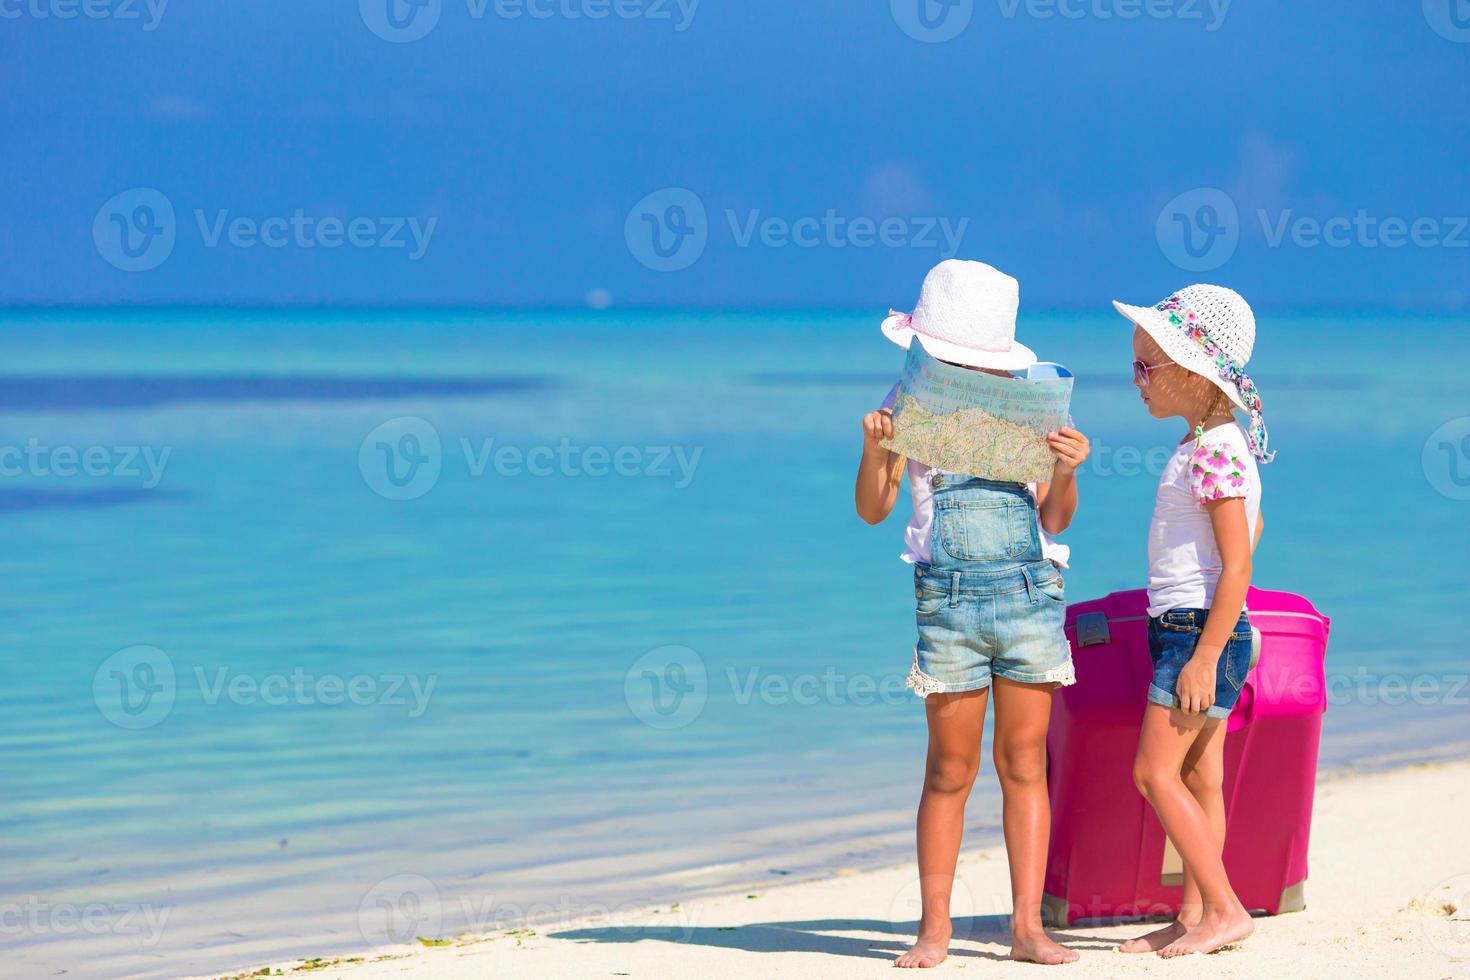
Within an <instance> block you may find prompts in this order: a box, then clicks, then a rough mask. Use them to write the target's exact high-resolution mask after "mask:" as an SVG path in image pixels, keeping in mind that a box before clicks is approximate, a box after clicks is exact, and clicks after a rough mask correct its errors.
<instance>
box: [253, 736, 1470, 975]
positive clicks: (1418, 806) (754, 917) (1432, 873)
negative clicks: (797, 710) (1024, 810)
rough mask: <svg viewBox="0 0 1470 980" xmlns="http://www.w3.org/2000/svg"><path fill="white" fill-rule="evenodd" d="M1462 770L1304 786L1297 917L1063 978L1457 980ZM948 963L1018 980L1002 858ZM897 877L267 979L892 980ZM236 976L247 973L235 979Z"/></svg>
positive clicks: (905, 928) (314, 967)
mask: <svg viewBox="0 0 1470 980" xmlns="http://www.w3.org/2000/svg"><path fill="white" fill-rule="evenodd" d="M1467 815H1470V762H1454V763H1442V764H1432V765H1422V766H1413V767H1410V768H1406V769H1400V770H1396V771H1391V772H1382V773H1373V774H1359V775H1338V776H1330V777H1326V778H1324V779H1323V780H1322V782H1321V783H1320V784H1319V787H1318V793H1317V803H1316V811H1315V817H1314V826H1313V831H1312V842H1311V877H1310V879H1309V880H1308V883H1307V909H1306V911H1304V912H1298V913H1294V914H1290V915H1282V916H1278V917H1275V918H1260V919H1258V920H1257V922H1256V932H1255V935H1254V936H1253V937H1251V939H1249V940H1248V941H1247V942H1246V943H1245V944H1244V945H1242V946H1240V947H1237V948H1234V949H1228V950H1225V951H1222V952H1220V953H1217V954H1215V955H1213V956H1210V957H1209V958H1208V961H1207V965H1206V964H1205V963H1199V962H1194V963H1192V964H1191V962H1190V960H1184V961H1164V960H1161V959H1159V958H1158V957H1156V956H1153V955H1148V954H1144V955H1124V954H1121V953H1118V952H1116V951H1115V948H1114V947H1115V946H1116V945H1117V943H1118V942H1119V941H1120V940H1121V939H1123V938H1126V937H1128V936H1130V935H1134V934H1135V933H1137V932H1138V931H1140V930H1139V927H1138V926H1137V925H1127V926H1115V927H1107V928H1084V927H1071V928H1067V929H1063V930H1061V931H1060V933H1059V934H1058V935H1059V938H1061V939H1062V941H1064V942H1066V943H1067V944H1069V945H1071V946H1073V947H1074V948H1076V949H1078V950H1079V951H1080V952H1081V953H1082V959H1081V961H1080V962H1078V963H1075V964H1072V965H1069V966H1063V967H1055V968H1054V969H1056V970H1058V971H1061V972H1062V973H1063V974H1065V975H1069V976H1076V977H1114V976H1133V975H1138V976H1145V975H1146V976H1153V977H1163V976H1169V975H1181V976H1182V975H1194V973H1193V971H1197V970H1200V969H1208V971H1209V975H1210V976H1214V977H1244V978H1268V977H1269V978H1279V977H1286V976H1290V977H1295V978H1310V977H1394V978H1409V977H1424V978H1444V977H1470V834H1467V832H1466V818H1467ZM961 862H962V863H961V866H960V880H961V882H962V886H961V887H959V888H957V892H956V904H955V914H956V922H955V926H956V936H957V937H964V938H957V941H956V942H955V944H954V946H953V947H952V949H951V955H950V958H949V959H948V961H946V962H945V963H944V964H942V965H941V966H939V967H938V968H937V969H936V971H935V972H936V973H943V972H948V971H955V970H969V971H978V972H983V973H984V974H985V975H986V976H1021V975H1025V976H1035V975H1036V972H1035V971H1037V970H1039V969H1040V967H1036V966H1033V965H1030V964H1020V963H1012V962H1009V961H1007V960H1006V958H1005V956H1006V951H1007V949H1008V939H1007V933H1006V927H1005V923H1006V917H1007V916H1006V912H1007V910H1008V908H1009V888H1008V884H1007V875H1006V864H1005V855H1004V852H1003V851H1002V850H1000V849H998V848H994V847H991V848H985V849H975V850H967V851H966V852H965V853H964V855H963V857H962V859H961ZM914 879H915V873H914V869H913V868H912V867H911V866H907V865H906V866H901V867H895V868H890V869H887V870H882V871H875V872H857V871H853V870H851V869H843V868H840V867H834V868H832V869H831V872H830V875H829V876H828V877H826V878H824V879H822V880H816V881H806V882H799V883H793V884H790V885H786V886H780V887H774V888H767V889H762V890H760V891H759V892H758V893H749V894H737V895H728V896H723V897H714V898H692V899H690V900H688V901H685V902H682V903H679V904H678V905H676V906H673V907H664V908H661V909H650V910H645V911H641V912H637V913H628V914H623V915H613V916H602V917H592V916H589V917H585V918H582V919H574V920H569V921H562V922H556V923H548V924H543V925H536V926H534V927H533V928H529V929H518V930H508V931H503V932H497V933H490V934H487V935H484V936H464V937H459V938H457V939H455V940H453V941H452V943H451V944H450V945H447V946H441V947H424V946H422V945H416V946H414V947H401V946H400V947H393V948H383V949H378V950H375V951H372V952H371V953H365V954H362V955H361V956H358V957H353V958H350V959H348V960H341V961H335V962H332V961H328V962H325V963H324V962H322V961H317V962H310V963H302V962H301V961H297V962H292V963H281V964H276V965H275V967H274V969H273V970H272V971H271V974H270V975H276V973H275V971H276V970H280V971H282V972H283V973H287V974H289V973H291V972H293V971H297V970H302V971H303V972H305V971H307V970H309V971H311V973H312V975H313V976H321V977H343V978H347V980H370V978H388V977H392V978H420V977H421V978H426V980H427V978H435V980H441V978H442V980H455V978H471V977H515V978H517V980H523V978H524V980H533V978H538V977H546V978H563V977H605V976H627V977H645V978H665V977H668V978H675V977H678V978H684V977H701V978H704V980H719V978H724V977H732V978H733V977H792V978H797V977H800V978H808V977H810V978H825V977H867V976H873V977H877V976H884V977H891V976H893V974H892V972H890V971H891V969H892V967H891V961H892V959H893V958H894V956H896V955H897V954H898V953H900V952H901V951H902V950H903V949H905V948H906V943H907V941H908V940H909V939H910V938H911V934H912V932H911V931H912V929H913V928H914V924H915V922H914V920H915V917H916V909H917V903H916V893H917V886H916V882H915V880H914ZM240 975H241V976H254V975H264V974H262V973H258V972H255V971H252V970H247V971H242V973H241V974H240Z"/></svg>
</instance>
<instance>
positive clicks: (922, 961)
mask: <svg viewBox="0 0 1470 980" xmlns="http://www.w3.org/2000/svg"><path fill="white" fill-rule="evenodd" d="M948 955H949V933H947V932H941V933H935V934H933V935H929V936H926V935H920V936H919V941H918V942H916V943H914V947H913V949H910V950H909V951H908V952H907V953H904V954H903V955H902V956H900V957H899V958H898V959H896V960H894V961H893V965H894V966H901V967H904V968H913V967H930V966H938V965H939V964H941V963H943V962H944V958H945V957H946V956H948Z"/></svg>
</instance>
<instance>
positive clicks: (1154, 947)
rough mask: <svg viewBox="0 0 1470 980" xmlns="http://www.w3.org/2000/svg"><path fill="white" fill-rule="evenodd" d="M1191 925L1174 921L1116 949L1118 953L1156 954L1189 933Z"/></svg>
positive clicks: (1136, 937)
mask: <svg viewBox="0 0 1470 980" xmlns="http://www.w3.org/2000/svg"><path fill="white" fill-rule="evenodd" d="M1191 924H1192V923H1184V922H1181V921H1179V920H1178V919H1175V920H1174V921H1173V922H1171V923H1169V924H1168V925H1166V926H1164V927H1163V928H1162V929H1155V930H1154V931H1153V932H1146V933H1144V934H1143V935H1141V936H1135V937H1133V938H1132V939H1130V940H1128V941H1127V942H1125V943H1124V944H1123V945H1121V946H1119V947H1118V952H1120V953H1157V952H1158V951H1159V950H1161V949H1163V948H1164V947H1165V946H1167V945H1169V944H1170V943H1172V942H1173V941H1174V940H1176V939H1178V938H1179V937H1180V936H1182V935H1184V934H1185V933H1186V932H1188V931H1189V926H1190V925H1191Z"/></svg>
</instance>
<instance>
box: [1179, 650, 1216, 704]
mask: <svg viewBox="0 0 1470 980" xmlns="http://www.w3.org/2000/svg"><path fill="white" fill-rule="evenodd" d="M1218 662H1219V661H1218V658H1215V657H1209V656H1201V655H1200V653H1199V651H1198V650H1196V651H1195V654H1194V656H1192V657H1190V658H1189V663H1187V664H1185V665H1184V669H1183V670H1181V671H1180V672H1179V683H1178V684H1177V685H1176V686H1175V688H1174V693H1175V694H1177V695H1178V696H1179V707H1180V709H1182V710H1183V711H1184V713H1185V714H1187V715H1198V714H1203V713H1204V712H1205V711H1207V710H1208V709H1209V708H1210V707H1211V706H1212V705H1214V703H1215V669H1216V666H1217V664H1218Z"/></svg>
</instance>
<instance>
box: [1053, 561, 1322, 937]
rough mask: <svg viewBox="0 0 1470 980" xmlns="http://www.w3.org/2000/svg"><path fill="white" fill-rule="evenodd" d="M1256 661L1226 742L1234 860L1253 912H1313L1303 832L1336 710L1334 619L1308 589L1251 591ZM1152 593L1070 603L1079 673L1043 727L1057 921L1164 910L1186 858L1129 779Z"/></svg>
mask: <svg viewBox="0 0 1470 980" xmlns="http://www.w3.org/2000/svg"><path fill="white" fill-rule="evenodd" d="M1246 604H1247V608H1249V609H1250V617H1251V622H1252V624H1253V625H1254V626H1255V628H1256V629H1257V630H1258V631H1259V632H1260V634H1261V643H1260V660H1259V663H1258V664H1257V665H1256V666H1255V668H1254V669H1252V670H1251V672H1250V674H1248V675H1247V677H1246V681H1245V686H1244V687H1243V688H1242V690H1241V696H1240V701H1239V702H1237V704H1236V706H1235V710H1234V711H1233V712H1231V715H1230V719H1229V721H1228V722H1227V723H1226V724H1227V729H1226V731H1227V735H1226V742H1225V807H1226V811H1227V820H1228V831H1227V834H1226V840H1225V867H1226V868H1227V869H1228V870H1229V872H1230V881H1231V883H1232V884H1233V885H1234V887H1235V890H1236V893H1237V894H1239V896H1240V900H1241V901H1242V902H1243V903H1244V904H1245V906H1246V908H1249V909H1252V910H1263V911H1266V912H1269V913H1271V914H1273V915H1274V914H1276V913H1280V912H1295V911H1298V910H1300V909H1302V908H1305V907H1306V906H1305V901H1304V897H1303V886H1304V883H1305V881H1306V878H1307V836H1308V833H1309V831H1310V829H1311V823H1312V791H1313V789H1314V787H1315V784H1316V777H1317V746H1318V742H1319V740H1320V737H1321V733H1322V715H1323V713H1324V712H1325V711H1326V708H1327V696H1326V678H1325V676H1324V669H1323V659H1324V656H1325V654H1326V650H1327V633H1328V629H1329V626H1330V621H1329V620H1328V618H1327V617H1326V616H1323V615H1322V614H1321V613H1319V612H1317V610H1316V609H1315V608H1313V606H1312V604H1311V603H1310V602H1308V601H1307V600H1306V599H1304V598H1302V597H1301V596H1297V595H1292V594H1291V593H1289V592H1267V591H1265V590H1263V589H1254V588H1253V589H1251V590H1250V596H1249V598H1248V599H1247V603H1246ZM1146 607H1147V598H1146V596H1145V593H1144V591H1143V590H1141V589H1140V590H1137V591H1131V592H1115V593H1113V594H1112V595H1110V596H1108V597H1106V598H1104V599H1097V600H1093V601H1090V602H1081V603H1077V604H1075V605H1072V606H1070V607H1069V608H1068V610H1067V637H1068V639H1069V640H1070V641H1071V642H1072V653H1073V659H1074V661H1075V663H1076V667H1077V683H1076V684H1075V685H1072V686H1070V687H1065V688H1062V689H1060V690H1059V691H1058V693H1057V698H1056V702H1055V706H1054V707H1053V709H1052V719H1051V730H1050V731H1049V733H1048V735H1047V749H1048V753H1049V756H1050V771H1049V774H1048V783H1049V786H1050V790H1051V804H1052V826H1051V847H1050V851H1049V854H1048V860H1047V868H1046V899H1045V901H1046V906H1047V910H1048V913H1049V915H1050V916H1051V921H1053V922H1056V923H1058V924H1071V923H1073V922H1076V921H1078V920H1080V919H1107V920H1118V919H1125V918H1138V917H1147V916H1169V915H1173V914H1174V913H1175V912H1177V911H1178V909H1179V898H1180V892H1181V888H1180V885H1181V873H1182V866H1181V864H1180V862H1179V858H1178V854H1177V853H1176V852H1175V851H1174V849H1173V847H1172V846H1171V845H1168V842H1167V839H1166V838H1165V836H1164V830H1163V827H1161V826H1160V825H1159V821H1158V818H1157V817H1156V816H1155V815H1154V812H1153V809H1152V807H1150V806H1149V805H1148V803H1147V802H1146V801H1145V800H1144V799H1143V797H1142V796H1140V795H1139V793H1138V790H1137V789H1136V788H1135V787H1134V785H1133V755H1134V750H1135V749H1136V747H1137V745H1138V729H1139V725H1140V723H1141V721H1142V719H1143V710H1144V704H1145V702H1146V700H1147V690H1148V683H1149V678H1150V677H1151V675H1152V665H1151V662H1150V660H1149V655H1148V636H1147V632H1146V630H1147V624H1148V620H1147V617H1146V615H1145V609H1146Z"/></svg>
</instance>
